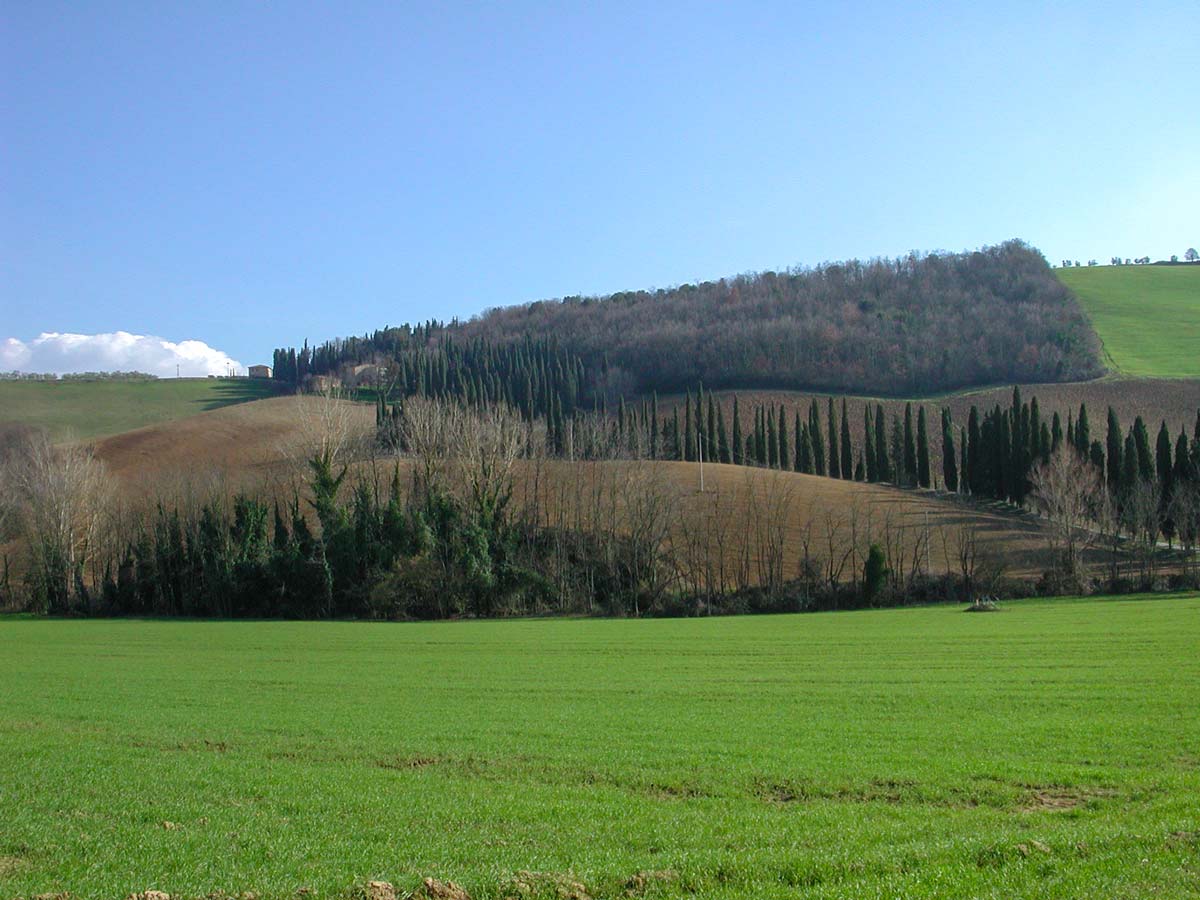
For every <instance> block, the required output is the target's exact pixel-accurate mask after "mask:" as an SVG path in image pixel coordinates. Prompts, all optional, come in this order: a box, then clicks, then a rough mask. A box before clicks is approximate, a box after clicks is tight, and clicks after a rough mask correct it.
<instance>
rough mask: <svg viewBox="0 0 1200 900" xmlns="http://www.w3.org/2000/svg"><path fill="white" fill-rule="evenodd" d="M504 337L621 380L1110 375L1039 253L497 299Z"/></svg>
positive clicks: (953, 381)
mask: <svg viewBox="0 0 1200 900" xmlns="http://www.w3.org/2000/svg"><path fill="white" fill-rule="evenodd" d="M462 330H463V332H464V333H465V334H466V335H467V336H471V337H474V336H480V337H484V338H487V339H489V340H491V341H494V342H497V343H508V342H511V341H516V340H518V339H520V338H521V337H523V336H524V335H527V334H532V335H537V336H539V337H541V338H548V337H553V338H556V339H557V341H558V343H559V344H560V345H561V346H562V347H564V348H566V349H568V350H570V351H571V352H573V353H576V354H578V355H579V356H581V357H582V358H583V360H584V362H585V364H587V366H588V367H589V369H598V368H601V367H602V366H604V362H605V360H607V370H608V376H607V379H606V380H607V381H608V382H609V383H610V384H612V385H614V386H616V387H617V388H618V390H617V391H616V392H617V393H628V394H633V393H637V392H644V391H650V390H658V391H664V392H668V391H679V390H683V389H685V388H687V387H689V386H694V385H695V384H696V383H697V382H699V381H703V382H704V384H705V385H706V386H707V387H710V388H715V389H720V388H733V387H740V388H750V387H757V388H784V389H800V388H809V389H816V390H836V391H848V392H863V393H875V394H899V395H904V394H913V393H923V392H931V391H941V390H951V389H955V388H962V387H968V386H972V385H982V384H995V383H1033V382H1050V381H1076V380H1083V379H1088V378H1093V377H1096V376H1098V375H1100V374H1101V373H1102V371H1103V366H1102V364H1101V362H1100V356H1099V342H1098V339H1097V337H1096V335H1095V333H1094V331H1093V330H1092V328H1091V325H1090V324H1089V322H1088V320H1087V317H1086V315H1085V314H1084V312H1083V310H1082V309H1081V308H1080V306H1079V304H1078V302H1077V301H1076V299H1075V297H1074V296H1073V295H1072V294H1071V292H1070V291H1069V290H1068V289H1067V288H1066V287H1064V286H1063V285H1062V283H1061V282H1060V281H1059V280H1058V279H1057V278H1056V277H1055V275H1054V273H1053V272H1052V271H1051V269H1050V267H1049V265H1048V264H1047V263H1046V260H1045V259H1044V258H1043V256H1042V255H1041V253H1039V252H1038V251H1037V250H1035V249H1033V248H1032V247H1030V246H1028V245H1027V244H1025V243H1023V242H1021V241H1016V240H1014V241H1008V242H1006V243H1004V244H1000V245H998V246H994V247H985V248H983V249H981V250H978V251H975V252H969V253H956V254H930V255H927V256H919V255H916V254H911V255H909V256H906V257H903V258H900V259H875V260H871V261H868V262H861V261H858V260H850V261H848V262H842V263H829V264H824V265H821V266H818V267H816V268H814V269H806V270H793V271H785V272H763V273H760V274H751V275H739V276H737V277H734V278H728V279H721V280H719V281H712V282H705V283H702V284H695V285H692V284H687V285H682V286H680V287H676V288H671V289H664V290H657V291H636V292H629V293H620V294H613V295H611V296H608V297H599V298H596V297H566V298H563V299H561V300H550V301H541V302H536V303H528V304H524V305H521V306H514V307H507V308H503V309H493V310H489V311H488V312H486V313H484V314H483V315H482V316H480V317H478V318H476V319H474V320H472V321H470V322H467V323H465V324H464V325H463V326H462Z"/></svg>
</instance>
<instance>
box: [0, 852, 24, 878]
mask: <svg viewBox="0 0 1200 900" xmlns="http://www.w3.org/2000/svg"><path fill="white" fill-rule="evenodd" d="M25 865H27V863H26V861H25V860H23V859H21V857H19V856H0V878H4V877H6V876H8V875H12V874H14V873H15V872H16V871H17V870H18V869H20V868H22V867H23V866H25Z"/></svg>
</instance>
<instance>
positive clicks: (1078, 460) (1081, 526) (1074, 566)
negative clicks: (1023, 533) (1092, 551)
mask: <svg viewBox="0 0 1200 900" xmlns="http://www.w3.org/2000/svg"><path fill="white" fill-rule="evenodd" d="M1029 481H1030V485H1031V486H1032V491H1031V495H1030V496H1031V498H1032V502H1033V505H1034V507H1035V509H1036V510H1037V511H1038V512H1039V513H1041V514H1042V515H1043V516H1045V517H1046V520H1047V524H1048V525H1049V527H1048V529H1047V532H1046V534H1047V537H1048V540H1049V543H1050V549H1051V551H1052V553H1053V554H1054V557H1055V559H1056V561H1057V564H1058V566H1059V571H1060V573H1061V574H1062V575H1063V576H1064V577H1066V578H1067V579H1073V580H1078V579H1079V577H1080V574H1081V567H1082V559H1083V552H1084V550H1085V549H1087V548H1088V547H1089V546H1091V544H1092V543H1094V541H1095V539H1096V534H1097V532H1096V528H1095V525H1096V519H1097V514H1098V512H1099V510H1100V508H1101V506H1102V504H1103V502H1104V495H1105V488H1104V483H1103V480H1102V479H1101V476H1100V473H1099V471H1098V470H1097V469H1096V467H1095V466H1093V465H1091V464H1090V463H1089V462H1088V461H1087V460H1085V459H1083V458H1082V457H1081V456H1080V455H1079V454H1078V453H1076V452H1075V451H1074V450H1073V449H1072V448H1070V447H1068V446H1067V445H1066V444H1063V445H1062V446H1061V447H1059V449H1058V450H1057V451H1056V452H1055V453H1053V454H1051V456H1050V458H1049V459H1048V460H1047V461H1046V462H1043V463H1039V464H1038V465H1037V466H1035V467H1034V469H1033V472H1032V473H1031V474H1030V478H1029Z"/></svg>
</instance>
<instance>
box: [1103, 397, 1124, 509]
mask: <svg viewBox="0 0 1200 900" xmlns="http://www.w3.org/2000/svg"><path fill="white" fill-rule="evenodd" d="M1104 439H1105V444H1106V449H1107V451H1108V454H1107V455H1108V459H1107V464H1108V471H1107V473H1106V480H1107V482H1108V489H1109V490H1110V491H1112V492H1114V493H1115V492H1117V491H1118V490H1119V488H1120V486H1121V468H1122V465H1123V461H1122V457H1121V449H1122V447H1123V446H1124V441H1122V440H1121V425H1120V423H1119V422H1117V413H1116V411H1115V410H1114V409H1113V408H1112V407H1111V406H1110V407H1109V408H1108V433H1107V434H1106V435H1105V436H1104Z"/></svg>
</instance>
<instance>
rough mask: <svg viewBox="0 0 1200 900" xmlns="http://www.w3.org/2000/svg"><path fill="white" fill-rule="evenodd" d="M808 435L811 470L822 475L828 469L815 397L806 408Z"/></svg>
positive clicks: (818, 408) (819, 410) (819, 414)
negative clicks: (811, 461)
mask: <svg viewBox="0 0 1200 900" xmlns="http://www.w3.org/2000/svg"><path fill="white" fill-rule="evenodd" d="M808 436H809V439H810V440H811V441H812V452H813V472H814V473H815V474H817V475H824V474H825V473H826V471H828V470H827V469H826V468H825V440H824V438H823V437H822V435H821V408H820V407H819V406H817V401H816V399H815V398H814V399H813V401H812V403H811V404H810V405H809V408H808Z"/></svg>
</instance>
